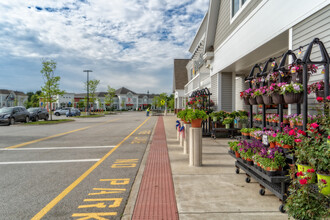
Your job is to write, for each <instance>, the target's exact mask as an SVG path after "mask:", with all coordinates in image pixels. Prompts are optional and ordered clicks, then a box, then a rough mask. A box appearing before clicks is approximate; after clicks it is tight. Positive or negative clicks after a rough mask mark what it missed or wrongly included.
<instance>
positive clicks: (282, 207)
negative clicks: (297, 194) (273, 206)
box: [278, 204, 285, 213]
mask: <svg viewBox="0 0 330 220" xmlns="http://www.w3.org/2000/svg"><path fill="white" fill-rule="evenodd" d="M278 209H279V210H280V212H282V213H285V209H284V204H282V205H280V207H279V208H278Z"/></svg>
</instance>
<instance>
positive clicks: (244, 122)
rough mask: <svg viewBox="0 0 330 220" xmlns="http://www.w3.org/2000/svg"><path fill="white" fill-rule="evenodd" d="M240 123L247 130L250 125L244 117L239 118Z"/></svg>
mask: <svg viewBox="0 0 330 220" xmlns="http://www.w3.org/2000/svg"><path fill="white" fill-rule="evenodd" d="M239 121H240V123H241V125H242V128H246V127H247V123H248V117H247V116H245V115H243V116H240V117H239Z"/></svg>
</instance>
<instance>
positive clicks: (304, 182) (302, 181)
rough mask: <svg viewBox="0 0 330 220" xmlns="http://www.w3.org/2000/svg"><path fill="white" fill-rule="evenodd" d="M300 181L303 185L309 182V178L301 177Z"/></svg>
mask: <svg viewBox="0 0 330 220" xmlns="http://www.w3.org/2000/svg"><path fill="white" fill-rule="evenodd" d="M299 182H300V184H301V185H305V184H307V180H306V179H301V180H299Z"/></svg>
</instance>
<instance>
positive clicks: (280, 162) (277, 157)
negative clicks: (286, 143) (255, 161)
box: [260, 147, 286, 176]
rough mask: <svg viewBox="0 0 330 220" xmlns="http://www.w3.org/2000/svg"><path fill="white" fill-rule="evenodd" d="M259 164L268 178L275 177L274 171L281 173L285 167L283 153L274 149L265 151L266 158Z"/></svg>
mask: <svg viewBox="0 0 330 220" xmlns="http://www.w3.org/2000/svg"><path fill="white" fill-rule="evenodd" d="M260 164H261V165H262V166H263V167H264V169H265V170H266V171H267V174H268V175H269V176H274V175H276V174H277V172H276V171H281V170H282V168H283V167H284V166H285V165H286V163H285V157H284V155H283V153H282V152H280V150H279V148H276V147H275V148H271V149H269V150H268V151H267V156H266V157H263V158H262V159H261V160H260Z"/></svg>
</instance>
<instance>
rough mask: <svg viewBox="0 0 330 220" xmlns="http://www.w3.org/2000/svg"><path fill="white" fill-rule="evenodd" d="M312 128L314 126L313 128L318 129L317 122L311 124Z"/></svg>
mask: <svg viewBox="0 0 330 220" xmlns="http://www.w3.org/2000/svg"><path fill="white" fill-rule="evenodd" d="M311 126H312V127H313V128H317V127H318V126H319V125H318V124H317V123H316V122H314V123H312V124H311Z"/></svg>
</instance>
